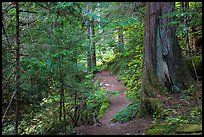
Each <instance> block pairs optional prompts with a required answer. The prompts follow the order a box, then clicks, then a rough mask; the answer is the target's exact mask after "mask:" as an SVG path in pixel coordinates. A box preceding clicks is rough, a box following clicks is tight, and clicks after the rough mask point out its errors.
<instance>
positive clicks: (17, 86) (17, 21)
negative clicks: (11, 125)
mask: <svg viewBox="0 0 204 137" xmlns="http://www.w3.org/2000/svg"><path fill="white" fill-rule="evenodd" d="M19 33H20V30H19V4H18V2H16V55H15V58H16V68H15V72H16V77H15V81H16V114H15V115H16V119H15V122H16V125H15V134H16V135H18V126H19V115H20V114H19V113H20V111H19V84H20V83H19V80H20V73H19V68H20V53H19V52H20V50H19V49H20V48H19V47H20V38H19V37H20V36H19Z"/></svg>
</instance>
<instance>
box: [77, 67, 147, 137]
mask: <svg viewBox="0 0 204 137" xmlns="http://www.w3.org/2000/svg"><path fill="white" fill-rule="evenodd" d="M95 79H98V80H99V82H100V85H101V87H103V88H105V89H106V90H107V92H110V91H119V93H120V95H118V96H117V97H115V98H112V99H111V100H110V107H109V109H108V112H107V113H106V114H105V115H104V116H103V117H102V118H101V119H99V121H100V122H101V124H94V125H88V126H84V125H82V126H80V127H77V128H75V131H76V133H77V134H78V135H141V134H143V133H144V130H145V128H147V127H148V126H149V125H150V121H151V120H150V119H148V118H139V119H134V120H132V121H130V122H127V123H123V124H120V123H117V122H116V123H114V122H112V121H111V119H112V117H113V115H115V114H116V113H117V112H119V111H120V110H121V109H122V108H123V107H125V106H126V105H128V103H130V102H129V101H128V100H127V99H126V98H125V86H124V85H122V84H121V83H120V82H118V81H117V80H116V77H115V76H114V75H112V74H110V73H109V72H108V71H105V70H104V71H101V72H99V73H97V74H96V76H95Z"/></svg>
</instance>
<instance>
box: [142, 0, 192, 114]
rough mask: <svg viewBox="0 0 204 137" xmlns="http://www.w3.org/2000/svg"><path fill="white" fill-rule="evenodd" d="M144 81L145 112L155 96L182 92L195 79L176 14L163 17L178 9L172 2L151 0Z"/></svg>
mask: <svg viewBox="0 0 204 137" xmlns="http://www.w3.org/2000/svg"><path fill="white" fill-rule="evenodd" d="M146 8H147V9H146V19H145V37H144V53H143V66H142V83H141V84H142V85H141V88H142V89H141V110H142V113H143V114H145V113H146V112H150V110H152V109H153V108H152V107H153V106H151V102H149V101H151V100H152V99H159V98H160V97H161V96H160V95H161V94H163V93H164V94H165V93H167V92H173V93H175V92H179V91H181V90H183V89H186V88H187V87H188V86H189V85H190V84H191V83H192V82H193V81H192V77H191V76H190V73H189V72H188V70H187V67H186V64H185V62H184V60H183V57H182V55H181V50H180V47H179V44H178V41H177V38H176V35H175V33H176V28H175V26H174V25H169V24H168V23H169V22H171V21H173V18H169V17H161V16H163V15H167V14H169V13H172V12H173V11H174V3H172V2H148V3H147V7H146Z"/></svg>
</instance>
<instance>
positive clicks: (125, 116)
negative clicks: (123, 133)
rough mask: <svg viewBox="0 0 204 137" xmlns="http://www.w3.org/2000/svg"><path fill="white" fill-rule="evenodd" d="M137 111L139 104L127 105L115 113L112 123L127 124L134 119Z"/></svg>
mask: <svg viewBox="0 0 204 137" xmlns="http://www.w3.org/2000/svg"><path fill="white" fill-rule="evenodd" d="M138 109H139V104H136V103H132V104H129V105H128V106H126V107H125V108H122V109H121V110H120V111H119V112H118V113H116V114H115V115H114V116H113V118H112V121H114V122H120V123H125V122H128V121H130V120H132V119H133V118H135V117H136V114H137V112H138Z"/></svg>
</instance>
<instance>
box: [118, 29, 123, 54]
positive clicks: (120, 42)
mask: <svg viewBox="0 0 204 137" xmlns="http://www.w3.org/2000/svg"><path fill="white" fill-rule="evenodd" d="M118 44H119V49H118V51H119V53H121V52H122V51H123V48H124V42H123V30H122V28H118Z"/></svg>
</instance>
